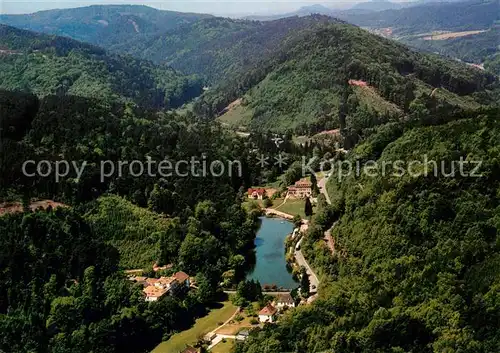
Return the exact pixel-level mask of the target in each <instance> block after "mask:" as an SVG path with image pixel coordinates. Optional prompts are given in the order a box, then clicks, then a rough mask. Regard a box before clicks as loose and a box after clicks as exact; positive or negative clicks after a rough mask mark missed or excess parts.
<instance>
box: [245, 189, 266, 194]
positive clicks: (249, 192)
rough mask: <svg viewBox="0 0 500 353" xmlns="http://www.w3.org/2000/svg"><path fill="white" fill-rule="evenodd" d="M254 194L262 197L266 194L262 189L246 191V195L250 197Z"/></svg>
mask: <svg viewBox="0 0 500 353" xmlns="http://www.w3.org/2000/svg"><path fill="white" fill-rule="evenodd" d="M254 192H255V193H257V195H264V194H265V193H266V189H264V188H257V189H253V188H250V189H248V195H252V194H253V193H254Z"/></svg>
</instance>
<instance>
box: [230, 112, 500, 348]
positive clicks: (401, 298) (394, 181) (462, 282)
mask: <svg viewBox="0 0 500 353" xmlns="http://www.w3.org/2000/svg"><path fill="white" fill-rule="evenodd" d="M498 114H499V111H498V110H491V111H484V112H482V113H467V114H461V115H459V116H450V117H448V118H449V119H451V120H453V121H451V122H449V123H444V124H442V125H439V126H426V127H423V126H420V127H416V128H411V127H410V126H409V124H406V125H398V124H388V125H386V126H384V127H382V128H380V129H378V130H377V132H376V133H374V134H373V135H372V136H370V138H368V139H366V140H365V141H364V142H362V143H361V144H360V145H359V146H357V147H356V148H355V149H354V150H353V151H352V152H351V153H350V154H349V155H348V157H347V158H348V160H349V161H351V162H352V163H354V162H355V161H356V160H358V161H361V163H363V162H366V161H368V160H371V161H372V163H376V166H377V167H376V173H374V172H373V169H372V170H371V171H370V174H368V173H367V174H364V173H363V174H362V175H361V176H359V177H357V176H355V173H351V175H350V176H349V177H344V178H341V179H340V181H339V179H338V178H337V173H338V171H336V172H335V177H332V178H331V179H330V180H329V184H328V192H329V195H330V198H331V199H332V204H333V206H332V208H331V209H329V211H327V212H326V214H328V215H329V216H327V218H328V217H329V218H330V220H329V221H328V222H326V223H325V218H320V217H317V218H314V219H313V220H312V225H313V226H312V229H314V226H315V225H316V226H318V225H319V226H321V227H323V229H328V228H329V227H330V226H331V224H332V223H333V222H334V221H338V222H337V223H336V225H335V227H334V229H333V231H332V236H333V237H334V239H335V254H334V255H333V256H332V254H331V253H330V251H329V250H328V249H327V247H326V246H325V245H324V242H323V239H322V234H323V233H322V232H319V233H314V232H310V233H309V234H308V236H306V239H305V240H304V241H303V242H302V245H301V247H302V249H303V251H304V252H305V253H306V256H307V258H308V259H309V260H310V261H311V262H312V264H313V267H314V268H315V269H316V270H317V271H318V272H319V273H320V275H321V277H322V279H323V281H324V285H323V288H322V290H320V297H319V299H318V300H317V301H316V302H315V303H314V304H313V305H311V306H304V307H301V308H299V309H297V310H295V311H294V312H292V313H291V314H290V315H287V316H285V317H284V318H283V319H282V320H281V322H280V323H279V324H277V326H275V327H266V328H264V329H263V330H259V331H258V332H255V333H254V334H253V335H252V337H251V338H249V339H248V340H247V341H245V343H244V344H243V345H239V346H238V347H237V349H236V350H235V352H237V353H253V352H260V351H262V350H260V349H261V348H262V347H268V349H269V351H273V352H288V351H294V352H330V351H334V352H338V353H344V352H345V353H348V352H429V353H430V352H447V351H449V352H453V351H456V352H458V351H463V352H494V351H496V350H497V348H498V344H499V342H500V335H499V331H498V329H497V327H498V326H497V325H498V322H499V320H500V316H499V313H500V311H499V309H500V307H499V293H500V292H499V286H500V282H499V279H500V272H499V271H500V266H499V264H500V257H499V255H498V252H499V250H500V249H499V238H498V230H499V227H500V223H499V219H500V218H499V217H500V199H499V194H498V190H499V187H500V179H499V177H498V176H499V174H498V170H499V168H500V165H499V162H498V153H499V147H500V145H499V143H498V141H500V123H499V121H498ZM433 125H434V124H433ZM424 155H425V156H427V158H428V161H436V162H437V165H438V167H437V168H438V169H436V170H437V174H436V175H434V171H433V164H428V165H427V167H428V170H429V172H428V174H427V175H426V174H425V168H424V166H423V164H420V166H418V167H415V165H414V166H413V167H412V168H413V173H416V172H419V173H420V174H413V175H410V174H409V173H408V172H407V173H405V174H404V175H403V176H400V175H398V174H394V173H399V171H398V170H397V169H395V167H392V166H391V164H390V163H393V162H394V161H401V162H402V163H403V164H402V165H404V166H405V170H407V171H408V169H406V167H408V166H409V163H410V162H412V161H420V162H421V163H422V161H423V160H424V159H423V158H424ZM460 157H462V160H463V161H470V162H471V161H474V163H466V164H465V166H464V167H463V169H462V170H463V171H464V172H465V173H462V174H461V172H460V171H459V168H458V165H456V166H455V167H454V168H455V174H454V176H453V177H450V176H448V177H446V176H444V174H443V173H446V174H449V173H450V172H451V170H452V169H451V168H452V163H453V161H455V162H456V163H458V161H459V160H460ZM373 161H374V162H373ZM478 161H481V162H482V163H481V165H480V168H479V170H478V171H477V173H474V174H472V173H473V171H474V169H475V168H476V166H477V163H476V162H478ZM441 163H443V165H444V168H445V169H441V168H442V167H441ZM384 164H385V165H386V166H389V167H387V168H386V167H382V166H383V165H384ZM362 165H363V164H362ZM371 166H372V167H373V165H371ZM367 167H368V164H367ZM361 170H363V169H361ZM383 170H385V171H386V172H385V174H383V173H384V172H383ZM346 172H347V170H344V172H343V173H345V174H346V175H347V173H346ZM478 175H481V177H477V176H478ZM323 217H324V216H323Z"/></svg>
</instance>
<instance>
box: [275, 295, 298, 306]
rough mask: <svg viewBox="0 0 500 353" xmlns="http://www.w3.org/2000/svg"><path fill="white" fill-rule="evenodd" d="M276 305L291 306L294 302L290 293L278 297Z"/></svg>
mask: <svg viewBox="0 0 500 353" xmlns="http://www.w3.org/2000/svg"><path fill="white" fill-rule="evenodd" d="M276 302H277V303H285V304H293V303H294V300H293V298H292V296H291V295H290V293H283V294H279V295H278V299H277V300H276Z"/></svg>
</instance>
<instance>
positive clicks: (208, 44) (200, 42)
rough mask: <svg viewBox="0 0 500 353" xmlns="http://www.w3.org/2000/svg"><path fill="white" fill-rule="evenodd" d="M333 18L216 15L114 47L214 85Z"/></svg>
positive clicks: (332, 20)
mask: <svg viewBox="0 0 500 353" xmlns="http://www.w3.org/2000/svg"><path fill="white" fill-rule="evenodd" d="M328 22H338V20H335V19H333V18H330V17H327V16H308V17H302V18H299V17H292V18H286V19H281V20H276V21H268V22H258V21H243V20H232V19H228V18H220V17H216V18H209V19H203V20H200V21H198V22H196V23H193V24H187V25H184V26H181V27H178V28H176V29H174V30H170V31H167V32H165V33H162V34H159V35H156V36H154V37H151V38H150V39H149V40H144V41H134V42H133V43H131V42H128V43H124V44H122V45H116V46H113V47H111V49H112V50H113V51H116V52H126V53H128V54H131V55H133V56H135V57H139V58H148V59H151V60H153V61H155V62H157V63H165V62H166V63H168V64H169V65H171V66H172V67H174V68H175V69H178V70H180V71H182V72H184V73H188V74H197V75H200V76H202V77H204V78H205V79H206V81H207V83H209V84H213V83H216V82H221V81H224V80H226V79H230V78H231V77H233V76H234V75H235V74H236V73H240V72H242V71H244V70H245V69H246V68H247V67H249V66H250V65H251V64H255V63H256V62H259V61H260V60H262V59H264V58H266V57H267V56H269V54H271V53H274V52H275V51H276V48H278V47H280V46H281V45H282V42H284V41H286V40H287V38H288V37H289V36H290V35H293V34H295V33H296V32H297V31H300V30H303V29H306V28H309V27H313V26H317V25H319V24H321V23H328Z"/></svg>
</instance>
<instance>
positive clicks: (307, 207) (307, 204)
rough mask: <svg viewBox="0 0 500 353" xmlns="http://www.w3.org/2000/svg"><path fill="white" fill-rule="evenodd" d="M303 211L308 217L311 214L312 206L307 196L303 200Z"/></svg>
mask: <svg viewBox="0 0 500 353" xmlns="http://www.w3.org/2000/svg"><path fill="white" fill-rule="evenodd" d="M304 213H305V215H306V216H307V217H310V216H312V214H313V207H312V204H311V200H309V197H306V201H305V205H304Z"/></svg>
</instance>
